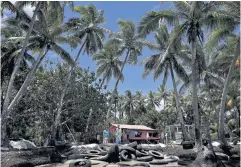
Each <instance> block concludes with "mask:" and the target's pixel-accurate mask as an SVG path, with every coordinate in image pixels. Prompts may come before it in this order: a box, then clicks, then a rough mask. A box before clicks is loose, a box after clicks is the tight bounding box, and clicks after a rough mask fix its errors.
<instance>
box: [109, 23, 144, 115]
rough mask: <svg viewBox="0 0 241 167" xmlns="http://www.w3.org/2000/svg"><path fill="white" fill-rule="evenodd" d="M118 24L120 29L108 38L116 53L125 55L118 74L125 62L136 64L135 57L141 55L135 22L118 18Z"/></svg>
mask: <svg viewBox="0 0 241 167" xmlns="http://www.w3.org/2000/svg"><path fill="white" fill-rule="evenodd" d="M118 25H119V27H120V31H119V32H117V33H112V34H111V38H110V39H109V41H108V43H113V44H115V45H117V47H118V51H117V52H118V53H120V54H121V55H122V54H123V53H124V52H125V53H126V56H125V58H124V61H123V63H122V66H121V71H120V74H122V73H123V70H124V67H125V65H126V63H129V64H136V63H137V57H138V56H140V55H141V51H142V43H141V41H140V38H139V36H138V35H136V27H135V24H134V23H133V22H132V21H130V20H127V21H124V20H118ZM121 77H122V75H119V77H118V78H117V80H116V83H115V87H114V90H113V92H112V95H111V100H110V106H111V104H112V103H113V101H114V96H115V94H116V92H117V87H118V84H119V81H120V79H121ZM110 112H111V107H109V109H108V111H107V119H108V118H109V116H110Z"/></svg>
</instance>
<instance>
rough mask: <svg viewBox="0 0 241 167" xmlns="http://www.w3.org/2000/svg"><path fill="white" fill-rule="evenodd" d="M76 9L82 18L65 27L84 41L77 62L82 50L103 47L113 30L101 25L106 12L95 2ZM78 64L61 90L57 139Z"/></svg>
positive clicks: (56, 119)
mask: <svg viewBox="0 0 241 167" xmlns="http://www.w3.org/2000/svg"><path fill="white" fill-rule="evenodd" d="M74 11H75V12H77V13H79V14H81V17H80V18H71V19H70V20H69V21H68V22H67V23H66V24H65V25H64V29H65V30H66V32H68V33H70V34H71V35H72V36H73V37H74V38H75V39H76V38H77V39H79V40H81V41H82V45H81V47H80V49H79V51H78V53H77V56H76V58H75V64H76V63H77V61H78V60H79V56H80V54H81V52H82V51H84V52H86V53H87V54H88V55H93V54H94V53H96V52H97V51H98V50H100V49H102V48H103V40H104V37H105V34H104V33H105V32H108V33H110V32H111V31H109V30H107V29H105V28H103V27H100V24H102V23H104V12H103V10H97V9H96V7H95V6H94V5H93V4H90V5H88V6H85V7H84V6H76V7H75V8H74ZM75 68H76V65H75V66H73V67H70V69H69V73H68V75H67V78H66V82H65V84H64V86H63V89H62V91H61V95H60V99H59V105H58V107H57V114H56V118H55V121H54V127H53V131H52V132H53V133H52V135H51V137H52V139H53V140H55V137H56V133H57V127H58V125H59V122H60V119H61V113H62V107H63V102H64V96H65V94H66V91H67V88H68V86H69V84H70V83H69V82H70V79H71V76H72V73H73V71H74V69H75Z"/></svg>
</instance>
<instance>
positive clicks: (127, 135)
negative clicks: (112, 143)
mask: <svg viewBox="0 0 241 167" xmlns="http://www.w3.org/2000/svg"><path fill="white" fill-rule="evenodd" d="M118 125H119V127H120V129H121V132H122V143H129V142H133V141H137V142H138V143H147V141H149V142H152V143H157V142H158V141H159V140H160V135H159V133H158V130H156V129H152V128H150V127H147V126H144V125H126V124H112V126H111V127H110V132H112V133H115V131H116V129H117V127H118Z"/></svg>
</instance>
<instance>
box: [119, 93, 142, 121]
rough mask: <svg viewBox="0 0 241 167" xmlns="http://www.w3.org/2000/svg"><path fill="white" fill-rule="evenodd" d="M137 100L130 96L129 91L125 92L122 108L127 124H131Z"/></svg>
mask: <svg viewBox="0 0 241 167" xmlns="http://www.w3.org/2000/svg"><path fill="white" fill-rule="evenodd" d="M137 104H138V103H137V100H135V98H134V96H133V95H132V93H131V91H130V90H127V91H125V96H124V99H123V103H122V108H123V109H124V111H125V114H126V116H127V123H128V124H133V122H134V120H133V118H134V117H133V115H134V114H135V113H134V112H135V110H136V107H137Z"/></svg>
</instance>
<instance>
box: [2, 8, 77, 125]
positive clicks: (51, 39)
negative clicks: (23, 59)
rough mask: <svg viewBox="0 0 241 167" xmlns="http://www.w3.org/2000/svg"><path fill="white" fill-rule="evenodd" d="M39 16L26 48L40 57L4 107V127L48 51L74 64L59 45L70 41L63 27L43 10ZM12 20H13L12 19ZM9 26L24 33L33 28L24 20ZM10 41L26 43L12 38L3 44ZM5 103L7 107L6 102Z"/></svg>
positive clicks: (19, 38) (20, 39) (39, 12)
mask: <svg viewBox="0 0 241 167" xmlns="http://www.w3.org/2000/svg"><path fill="white" fill-rule="evenodd" d="M37 15H38V20H36V21H35V24H34V26H33V30H32V33H31V35H30V37H29V39H28V41H29V44H28V45H27V46H26V48H27V49H28V50H35V51H37V52H40V54H39V55H38V58H37V60H36V61H35V63H34V64H33V66H32V68H31V70H30V71H29V73H28V75H27V77H26V79H25V81H24V83H23V84H22V86H21V88H20V89H19V91H18V93H17V94H16V96H15V97H14V99H13V100H12V102H11V103H10V104H9V105H8V107H7V108H4V107H6V106H4V105H3V121H2V124H3V126H4V127H5V126H6V120H5V119H6V118H7V117H8V115H9V113H10V112H11V110H12V109H13V108H14V107H15V106H16V105H17V104H18V102H19V99H20V98H21V97H22V96H23V94H24V93H25V92H26V90H27V87H28V85H29V84H30V82H31V80H32V78H33V77H34V74H35V72H36V70H37V68H38V67H39V65H40V64H41V62H42V60H43V59H44V57H45V56H46V55H47V53H48V51H53V52H55V53H56V54H57V55H59V56H60V57H61V58H62V59H63V60H65V61H67V62H68V63H69V64H72V65H73V64H74V62H73V60H72V58H71V56H70V55H69V53H67V52H66V51H65V50H64V49H63V48H62V47H61V46H59V45H58V43H66V42H68V41H69V40H68V37H64V36H62V33H63V30H62V27H61V25H59V24H56V22H54V21H52V22H51V19H52V18H51V17H52V15H49V14H48V13H44V11H43V10H39V11H38V12H37ZM10 20H12V18H10ZM9 24H10V25H12V26H20V27H22V29H23V30H24V31H27V32H28V31H29V29H30V28H31V25H29V24H28V22H25V21H24V20H21V21H18V20H17V21H11V22H9ZM21 25H22V26H21ZM23 25H24V26H23ZM8 41H15V42H23V41H25V37H21V36H20V37H12V38H11V37H10V38H8V39H4V40H3V41H2V42H3V43H7V42H8ZM15 66H16V64H15ZM13 73H14V72H13ZM7 95H8V92H7V93H6V96H7ZM6 98H7V97H6ZM5 100H7V99H5ZM4 103H5V105H6V102H5V101H4ZM3 130H4V129H3Z"/></svg>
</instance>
